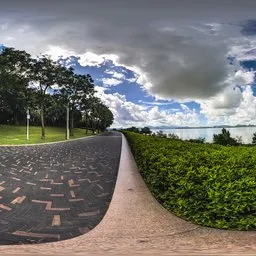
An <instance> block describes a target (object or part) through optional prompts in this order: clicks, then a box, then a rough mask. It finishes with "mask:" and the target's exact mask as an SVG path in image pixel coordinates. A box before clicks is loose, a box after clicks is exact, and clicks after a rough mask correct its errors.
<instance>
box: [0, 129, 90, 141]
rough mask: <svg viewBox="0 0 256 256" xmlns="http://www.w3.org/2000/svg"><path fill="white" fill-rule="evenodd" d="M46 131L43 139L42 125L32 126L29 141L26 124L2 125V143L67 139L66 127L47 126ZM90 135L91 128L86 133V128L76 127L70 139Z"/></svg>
mask: <svg viewBox="0 0 256 256" xmlns="http://www.w3.org/2000/svg"><path fill="white" fill-rule="evenodd" d="M45 131H46V132H45V133H46V138H45V140H42V139H41V127H38V126H30V129H29V133H30V136H29V141H27V128H26V126H11V125H0V145H19V144H34V143H46V142H55V141H63V140H66V129H65V128H64V127H46V128H45ZM90 135H92V131H90V130H88V134H86V132H85V129H80V128H75V129H74V136H72V137H70V139H76V138H82V137H85V136H90Z"/></svg>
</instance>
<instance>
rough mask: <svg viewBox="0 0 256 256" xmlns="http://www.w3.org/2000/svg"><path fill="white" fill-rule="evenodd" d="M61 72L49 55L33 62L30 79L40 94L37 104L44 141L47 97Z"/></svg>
mask: <svg viewBox="0 0 256 256" xmlns="http://www.w3.org/2000/svg"><path fill="white" fill-rule="evenodd" d="M59 72H60V68H59V65H58V64H57V63H55V62H53V61H52V60H51V59H50V57H49V56H47V55H43V56H41V57H39V58H37V59H33V61H32V65H31V73H30V78H31V80H32V81H33V82H34V85H35V86H37V88H38V92H39V93H38V94H37V102H38V105H39V108H40V119H41V127H42V134H41V138H42V139H43V140H45V120H44V119H45V113H44V111H45V98H46V97H45V95H46V93H47V91H48V90H49V89H51V88H52V86H53V85H56V83H57V81H58V76H59Z"/></svg>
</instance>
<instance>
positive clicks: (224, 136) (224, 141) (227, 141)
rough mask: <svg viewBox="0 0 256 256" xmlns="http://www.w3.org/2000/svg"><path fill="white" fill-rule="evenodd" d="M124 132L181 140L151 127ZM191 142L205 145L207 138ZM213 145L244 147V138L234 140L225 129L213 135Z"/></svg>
mask: <svg viewBox="0 0 256 256" xmlns="http://www.w3.org/2000/svg"><path fill="white" fill-rule="evenodd" d="M123 130H124V131H130V132H135V133H141V134H144V135H151V136H157V137H162V138H169V139H175V140H181V138H179V136H178V135H176V134H174V133H169V134H165V133H164V132H163V131H162V130H159V131H157V132H156V133H153V132H152V131H151V130H150V128H149V127H143V128H137V127H135V126H132V127H129V128H126V129H123ZM187 141H189V142H194V143H205V138H201V137H199V138H197V139H189V140H187ZM213 143H214V144H219V145H223V146H240V145H243V142H242V137H237V138H233V137H231V134H230V132H229V131H228V130H226V129H225V128H223V129H222V130H221V133H219V134H213ZM252 145H256V132H255V133H253V136H252Z"/></svg>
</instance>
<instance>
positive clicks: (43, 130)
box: [40, 106, 45, 140]
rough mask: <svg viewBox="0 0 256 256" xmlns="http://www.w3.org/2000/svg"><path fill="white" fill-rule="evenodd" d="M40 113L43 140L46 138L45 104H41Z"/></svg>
mask: <svg viewBox="0 0 256 256" xmlns="http://www.w3.org/2000/svg"><path fill="white" fill-rule="evenodd" d="M40 115H41V127H42V136H41V139H42V140H45V126H44V107H43V106H41V110H40Z"/></svg>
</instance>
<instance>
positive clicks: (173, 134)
mask: <svg viewBox="0 0 256 256" xmlns="http://www.w3.org/2000/svg"><path fill="white" fill-rule="evenodd" d="M167 137H168V138H169V139H172V140H179V139H180V138H179V136H178V135H177V134H175V133H169V134H168V136H167Z"/></svg>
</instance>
